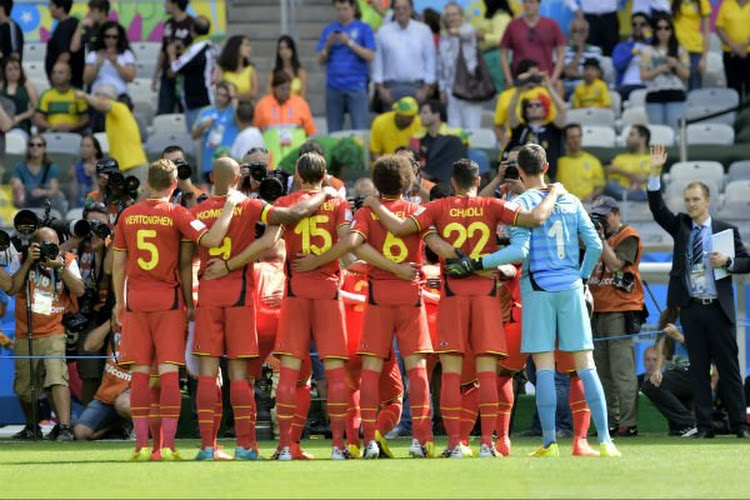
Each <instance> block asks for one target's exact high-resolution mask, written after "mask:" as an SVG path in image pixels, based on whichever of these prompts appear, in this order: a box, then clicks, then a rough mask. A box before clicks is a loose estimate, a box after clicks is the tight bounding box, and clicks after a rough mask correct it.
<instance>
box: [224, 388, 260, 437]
mask: <svg viewBox="0 0 750 500" xmlns="http://www.w3.org/2000/svg"><path fill="white" fill-rule="evenodd" d="M229 395H230V399H231V401H232V410H234V432H235V434H236V436H237V446H240V447H242V448H244V449H246V450H249V449H250V446H251V443H250V424H251V422H250V421H251V418H252V417H251V415H252V413H254V410H255V408H254V406H255V405H253V401H252V399H253V398H252V396H251V395H250V386H249V385H248V383H247V380H232V382H231V383H230V385H229Z"/></svg>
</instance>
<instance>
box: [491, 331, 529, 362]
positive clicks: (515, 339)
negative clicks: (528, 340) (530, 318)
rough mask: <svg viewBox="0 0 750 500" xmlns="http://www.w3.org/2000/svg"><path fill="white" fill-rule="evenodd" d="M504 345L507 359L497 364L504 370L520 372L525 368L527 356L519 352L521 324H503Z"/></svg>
mask: <svg viewBox="0 0 750 500" xmlns="http://www.w3.org/2000/svg"><path fill="white" fill-rule="evenodd" d="M505 344H506V346H507V347H508V357H507V358H505V359H501V360H500V361H499V362H498V363H499V364H500V366H502V367H503V368H505V369H506V370H510V371H512V372H520V371H521V370H523V369H524V368H525V367H526V360H527V359H528V357H529V355H528V354H527V353H523V352H521V323H518V322H513V323H506V324H505Z"/></svg>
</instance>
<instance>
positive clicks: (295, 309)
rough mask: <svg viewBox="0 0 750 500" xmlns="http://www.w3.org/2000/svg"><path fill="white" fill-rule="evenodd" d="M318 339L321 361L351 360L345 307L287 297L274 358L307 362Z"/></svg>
mask: <svg viewBox="0 0 750 500" xmlns="http://www.w3.org/2000/svg"><path fill="white" fill-rule="evenodd" d="M312 338H315V345H316V346H317V348H318V355H319V356H320V359H326V358H339V359H348V358H349V355H348V353H347V348H346V327H345V326H344V303H343V302H342V301H341V300H336V299H333V300H329V299H304V298H300V297H285V298H284V300H283V301H282V302H281V316H280V317H279V333H278V335H277V337H276V346H275V347H274V354H276V355H277V356H294V357H295V358H297V359H304V358H305V357H307V355H308V354H309V352H310V340H311V339H312Z"/></svg>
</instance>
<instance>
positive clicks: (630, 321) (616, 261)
mask: <svg viewBox="0 0 750 500" xmlns="http://www.w3.org/2000/svg"><path fill="white" fill-rule="evenodd" d="M591 220H592V222H593V223H594V226H595V227H596V229H597V231H598V232H599V236H600V237H601V239H602V244H603V247H604V249H603V251H602V257H601V259H600V260H599V263H598V264H597V266H596V268H595V269H594V272H593V273H592V274H591V279H590V281H589V289H590V290H591V294H592V295H593V297H594V316H593V318H592V330H593V333H594V338H595V339H602V338H606V337H620V336H623V335H625V334H633V333H638V332H639V331H640V327H641V323H642V320H643V316H642V315H643V311H644V294H643V284H642V282H641V276H640V274H639V271H638V265H639V264H640V261H641V256H642V254H643V246H642V245H641V237H640V235H639V234H638V232H637V231H636V230H635V229H634V228H632V227H631V226H628V225H624V224H623V223H622V221H621V219H620V208H619V206H618V204H617V202H616V201H615V199H614V198H611V197H609V196H600V197H599V198H597V199H596V200H594V204H593V207H592V209H591ZM594 346H595V348H594V361H595V362H596V368H597V370H598V371H599V376H600V377H601V380H602V385H603V386H604V393H605V394H606V397H607V406H608V414H609V418H610V429H612V428H615V431H616V435H617V436H619V437H629V436H636V435H638V426H637V421H636V418H637V409H638V407H637V402H638V382H637V377H636V374H635V350H634V342H633V338H632V337H631V338H624V339H618V340H604V341H599V342H595V344H594ZM610 432H611V431H610Z"/></svg>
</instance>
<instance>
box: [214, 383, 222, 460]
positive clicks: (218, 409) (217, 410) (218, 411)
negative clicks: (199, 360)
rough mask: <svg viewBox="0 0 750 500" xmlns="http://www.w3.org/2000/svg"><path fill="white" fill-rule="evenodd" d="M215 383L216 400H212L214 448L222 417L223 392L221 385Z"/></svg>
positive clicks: (216, 444) (216, 445)
mask: <svg viewBox="0 0 750 500" xmlns="http://www.w3.org/2000/svg"><path fill="white" fill-rule="evenodd" d="M214 385H216V400H215V402H214V450H215V449H216V448H217V447H218V446H219V443H218V439H219V429H220V428H221V419H222V418H224V393H223V392H222V391H221V387H219V386H218V385H217V384H214Z"/></svg>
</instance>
